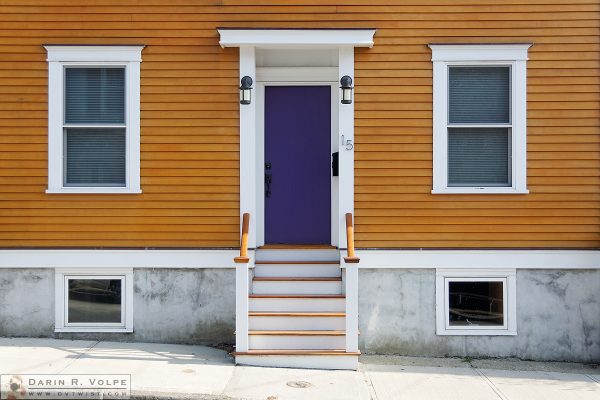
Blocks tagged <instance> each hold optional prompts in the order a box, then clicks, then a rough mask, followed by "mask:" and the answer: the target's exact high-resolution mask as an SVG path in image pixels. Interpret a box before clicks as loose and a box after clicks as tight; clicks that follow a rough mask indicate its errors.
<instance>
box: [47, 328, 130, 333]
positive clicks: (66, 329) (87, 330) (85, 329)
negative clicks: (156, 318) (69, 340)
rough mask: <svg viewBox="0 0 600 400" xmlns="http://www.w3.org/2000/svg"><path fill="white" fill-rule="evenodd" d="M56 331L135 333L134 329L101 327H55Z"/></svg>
mask: <svg viewBox="0 0 600 400" xmlns="http://www.w3.org/2000/svg"><path fill="white" fill-rule="evenodd" d="M54 332H55V333H133V329H127V328H100V327H97V328H96V327H86V328H82V327H68V328H55V329H54Z"/></svg>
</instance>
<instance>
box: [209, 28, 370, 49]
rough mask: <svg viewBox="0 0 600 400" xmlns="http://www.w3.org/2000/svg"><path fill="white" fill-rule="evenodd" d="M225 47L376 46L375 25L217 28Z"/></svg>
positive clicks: (220, 41) (221, 43)
mask: <svg viewBox="0 0 600 400" xmlns="http://www.w3.org/2000/svg"><path fill="white" fill-rule="evenodd" d="M217 31H218V32H219V36H220V40H219V44H220V45H221V47H244V46H253V47H261V48H264V47H270V48H277V47H281V48H286V49H289V48H302V47H310V48H315V47H339V46H353V47H373V44H374V42H373V36H374V35H375V29H227V28H220V29H217Z"/></svg>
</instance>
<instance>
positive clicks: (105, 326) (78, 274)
mask: <svg viewBox="0 0 600 400" xmlns="http://www.w3.org/2000/svg"><path fill="white" fill-rule="evenodd" d="M104 272H105V271H104V270H103V273H102V274H98V273H93V272H91V271H89V270H88V269H69V270H59V271H57V272H56V280H55V285H56V329H55V331H56V332H132V331H133V329H132V325H133V318H132V303H133V299H132V296H133V281H132V278H133V271H132V270H131V269H118V270H111V271H106V272H108V274H107V273H104Z"/></svg>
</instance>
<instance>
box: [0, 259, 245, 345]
mask: <svg viewBox="0 0 600 400" xmlns="http://www.w3.org/2000/svg"><path fill="white" fill-rule="evenodd" d="M133 280H134V286H133V309H134V314H133V315H134V322H133V325H134V333H106V334H101V333H62V334H55V333H54V270H53V269H49V268H48V269H0V336H31V337H59V338H77V339H104V340H124V341H140V342H164V343H198V344H217V343H233V342H234V341H235V336H234V330H235V271H234V270H233V269H209V268H202V269H153V268H140V269H134V273H133Z"/></svg>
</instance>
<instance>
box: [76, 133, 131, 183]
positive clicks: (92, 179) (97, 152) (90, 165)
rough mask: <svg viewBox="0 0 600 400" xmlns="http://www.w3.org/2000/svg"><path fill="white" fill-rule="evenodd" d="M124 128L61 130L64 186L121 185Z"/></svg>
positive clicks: (123, 166) (124, 159)
mask: <svg viewBox="0 0 600 400" xmlns="http://www.w3.org/2000/svg"><path fill="white" fill-rule="evenodd" d="M125 143H126V140H125V128H112V129H111V128H67V129H65V139H64V155H65V176H64V180H65V182H64V185H65V186H125V169H126V154H125V147H126V146H125Z"/></svg>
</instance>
